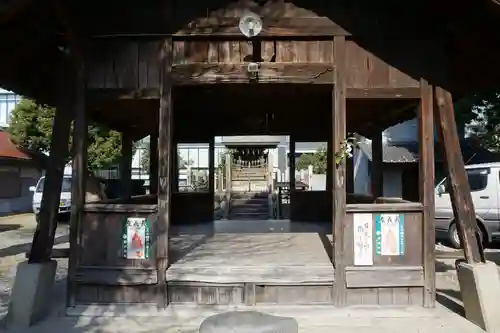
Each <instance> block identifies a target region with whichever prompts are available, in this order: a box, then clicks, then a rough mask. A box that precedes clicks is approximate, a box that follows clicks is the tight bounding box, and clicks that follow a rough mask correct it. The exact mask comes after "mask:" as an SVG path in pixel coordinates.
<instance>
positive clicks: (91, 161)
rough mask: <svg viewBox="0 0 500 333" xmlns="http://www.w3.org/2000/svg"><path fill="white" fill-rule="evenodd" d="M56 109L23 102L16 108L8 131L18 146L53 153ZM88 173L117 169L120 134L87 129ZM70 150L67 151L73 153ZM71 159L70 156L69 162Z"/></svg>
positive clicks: (100, 128)
mask: <svg viewBox="0 0 500 333" xmlns="http://www.w3.org/2000/svg"><path fill="white" fill-rule="evenodd" d="M54 115H55V108H53V107H50V106H48V105H40V104H37V103H35V102H34V101H32V100H29V99H25V98H24V99H22V100H21V101H20V103H19V104H18V105H16V107H15V108H14V110H13V111H12V114H11V118H10V124H9V128H8V132H9V134H10V135H11V138H12V140H13V142H14V143H16V144H17V145H18V146H20V147H23V148H26V149H31V150H35V151H39V152H42V153H45V152H48V151H49V150H50V142H51V138H52V125H53V122H54ZM88 133H89V135H88V144H89V147H88V167H89V170H96V169H102V168H109V167H112V166H115V165H116V164H117V163H118V161H119V159H120V158H121V135H120V133H119V132H116V131H113V130H110V129H107V128H105V127H104V126H102V125H99V124H95V123H91V124H90V125H89V128H88ZM70 147H71V142H70V146H69V147H68V152H69V151H70ZM70 159H71V157H70V154H68V161H69V160H70Z"/></svg>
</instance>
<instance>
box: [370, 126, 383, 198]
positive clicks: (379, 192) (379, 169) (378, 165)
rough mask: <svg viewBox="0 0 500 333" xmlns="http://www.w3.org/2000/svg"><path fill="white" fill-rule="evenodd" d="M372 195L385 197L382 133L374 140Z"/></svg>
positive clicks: (375, 136)
mask: <svg viewBox="0 0 500 333" xmlns="http://www.w3.org/2000/svg"><path fill="white" fill-rule="evenodd" d="M371 183H372V194H373V196H374V197H375V198H378V197H383V196H384V156H383V143H382V132H380V133H377V134H376V135H374V136H373V138H372V165H371Z"/></svg>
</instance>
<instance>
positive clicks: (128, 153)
mask: <svg viewBox="0 0 500 333" xmlns="http://www.w3.org/2000/svg"><path fill="white" fill-rule="evenodd" d="M133 146H134V142H133V140H132V137H131V135H130V133H128V132H124V133H122V147H121V154H122V156H121V160H120V183H121V191H120V196H121V197H122V198H123V199H127V198H130V197H131V196H132V194H133V193H132V158H133Z"/></svg>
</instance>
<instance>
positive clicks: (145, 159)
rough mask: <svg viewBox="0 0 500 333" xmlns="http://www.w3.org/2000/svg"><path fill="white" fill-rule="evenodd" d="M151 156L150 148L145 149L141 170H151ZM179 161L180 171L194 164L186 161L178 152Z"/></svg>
mask: <svg viewBox="0 0 500 333" xmlns="http://www.w3.org/2000/svg"><path fill="white" fill-rule="evenodd" d="M150 156H151V154H150V151H149V148H146V149H144V150H143V152H142V156H141V168H142V169H143V170H149V159H150V158H151V157H150ZM177 160H178V161H179V169H184V168H186V167H187V166H188V165H191V164H193V161H185V160H184V159H183V158H182V156H181V155H180V153H179V150H177Z"/></svg>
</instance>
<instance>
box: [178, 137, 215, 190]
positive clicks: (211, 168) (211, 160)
mask: <svg viewBox="0 0 500 333" xmlns="http://www.w3.org/2000/svg"><path fill="white" fill-rule="evenodd" d="M176 178H177V177H176ZM208 192H210V193H215V138H212V139H210V142H209V143H208Z"/></svg>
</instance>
